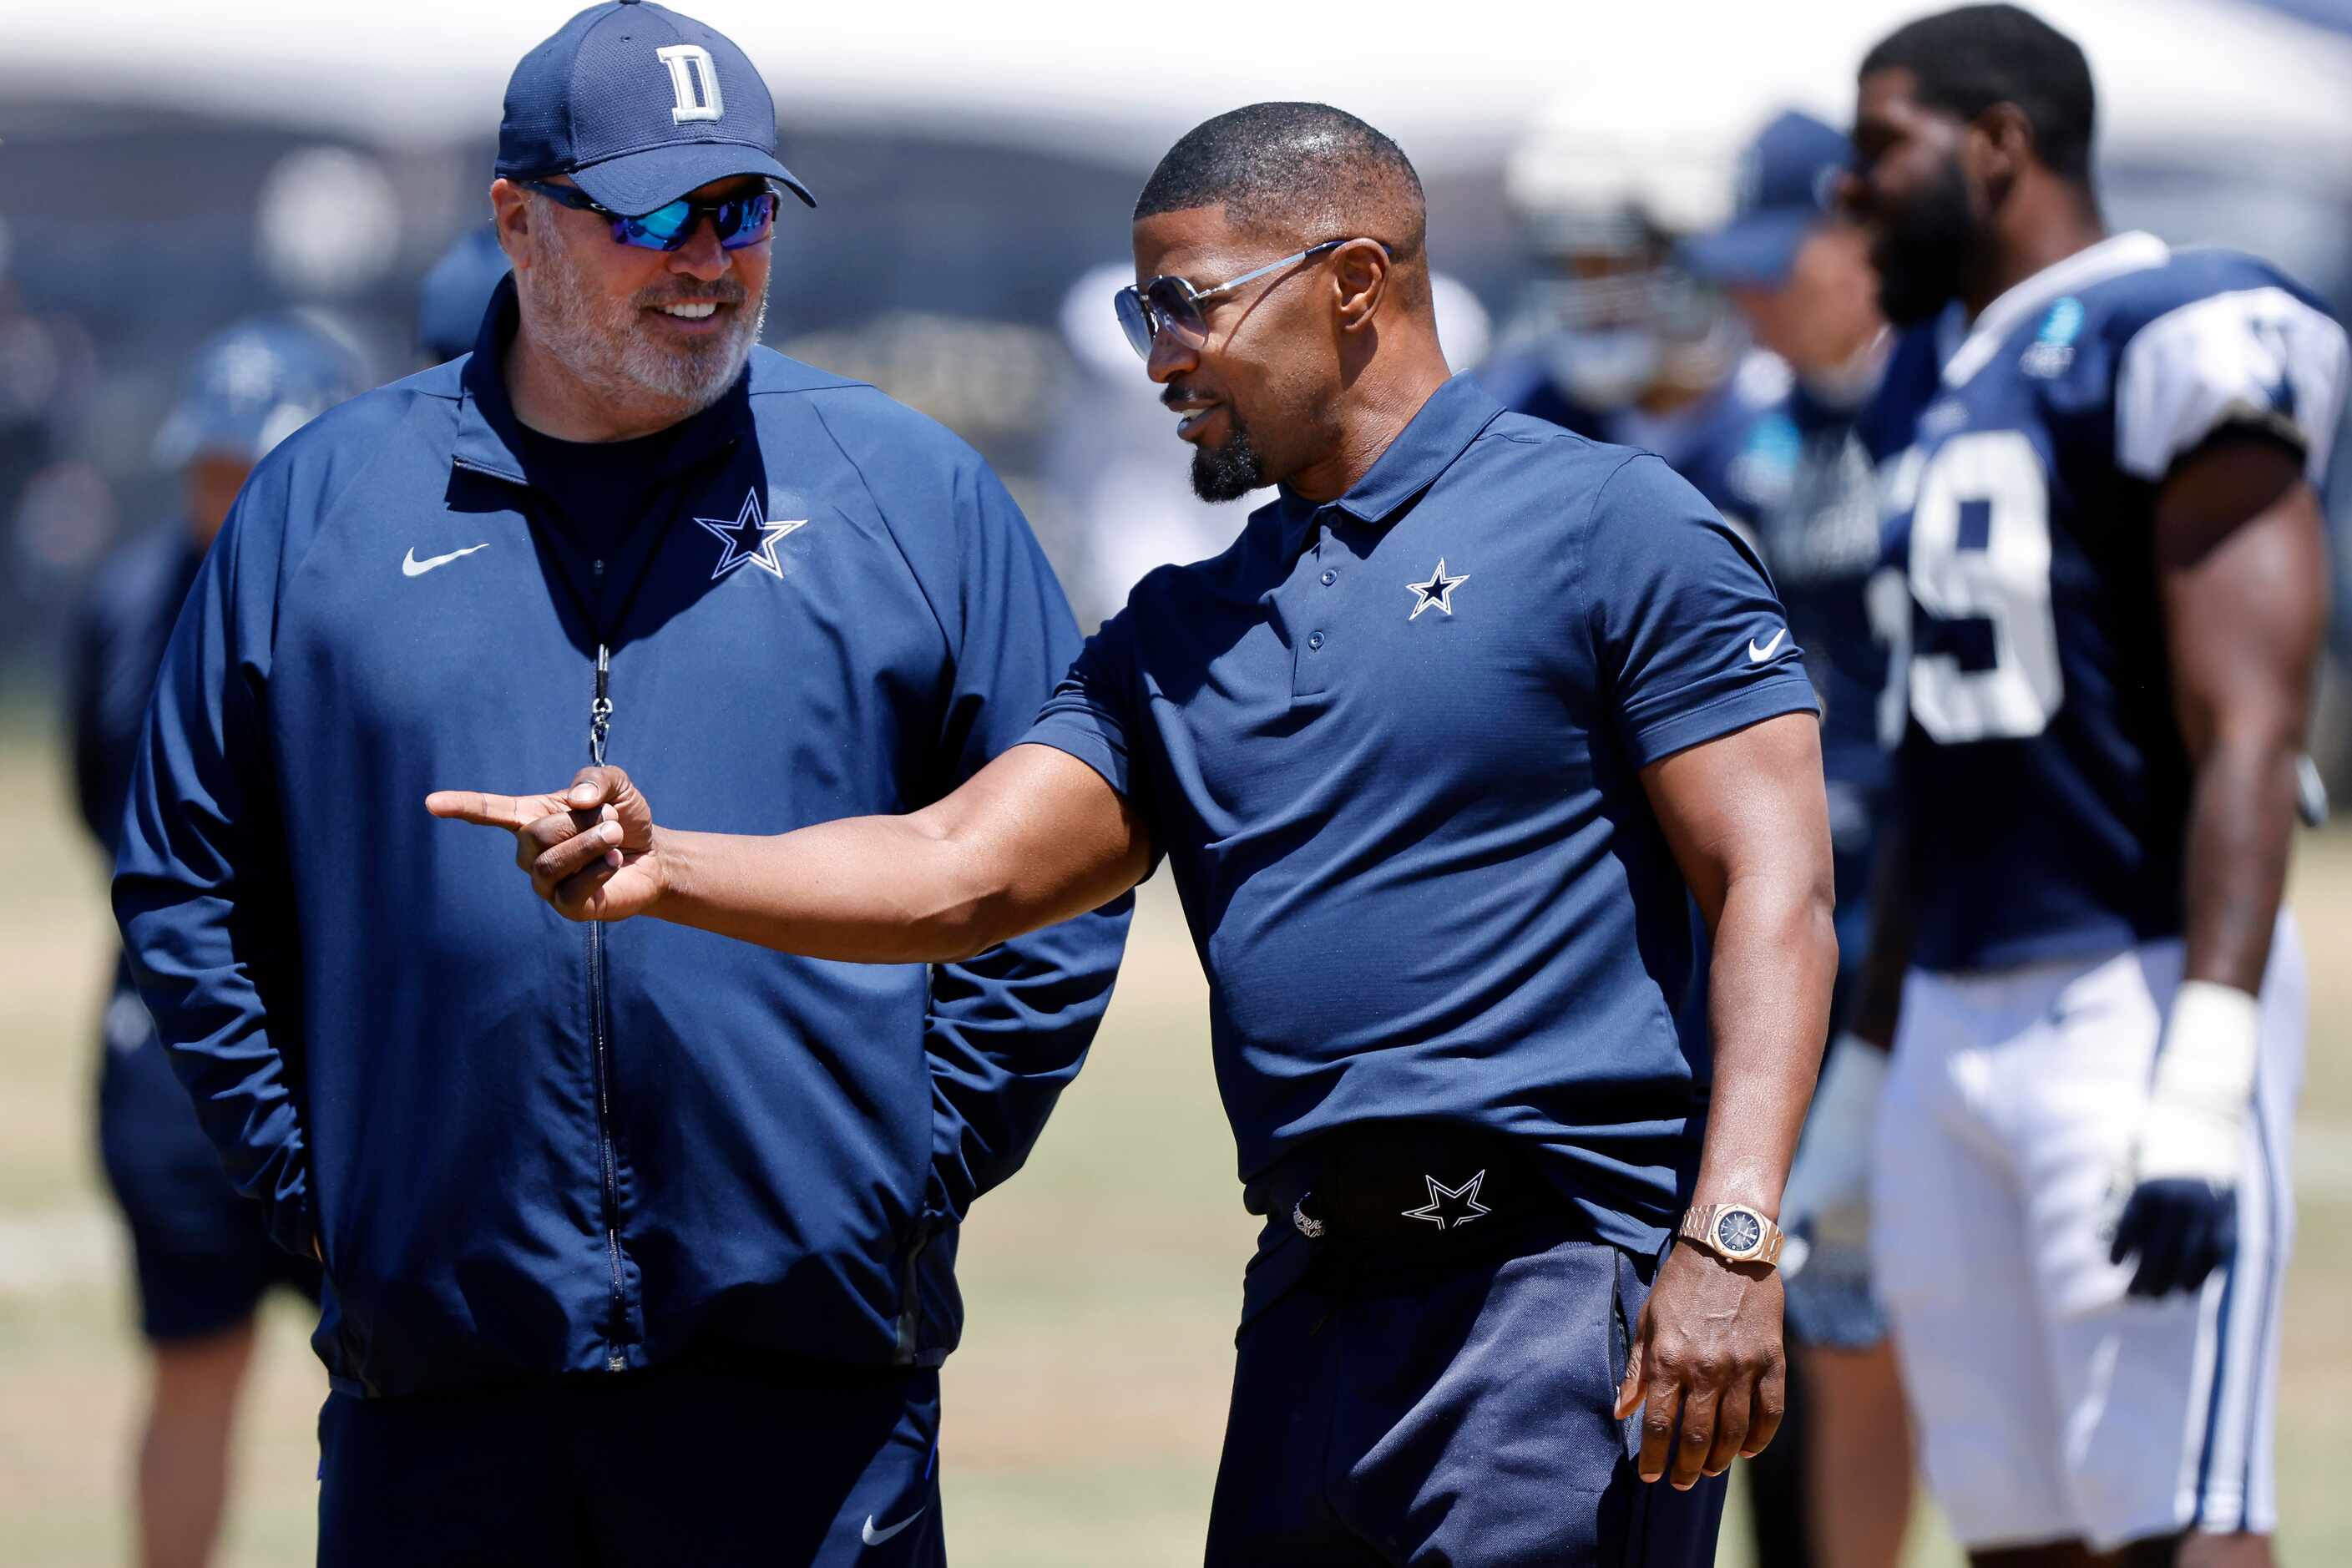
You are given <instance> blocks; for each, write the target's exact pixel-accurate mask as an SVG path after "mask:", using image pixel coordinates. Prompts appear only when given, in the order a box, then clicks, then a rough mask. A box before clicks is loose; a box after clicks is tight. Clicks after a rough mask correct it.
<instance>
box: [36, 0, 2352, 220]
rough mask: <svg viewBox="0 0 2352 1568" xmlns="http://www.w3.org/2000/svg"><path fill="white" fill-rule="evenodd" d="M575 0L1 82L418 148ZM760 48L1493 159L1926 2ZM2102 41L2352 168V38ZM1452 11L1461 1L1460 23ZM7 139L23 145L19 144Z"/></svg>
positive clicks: (189, 43)
mask: <svg viewBox="0 0 2352 1568" xmlns="http://www.w3.org/2000/svg"><path fill="white" fill-rule="evenodd" d="M573 8H574V7H573V5H572V4H571V3H570V0H552V3H548V0H495V3H491V0H400V3H398V4H390V3H385V4H367V5H357V4H349V3H337V4H330V5H320V4H318V3H317V0H240V3H239V4H237V5H166V4H163V3H162V0H80V3H79V4H77V5H71V6H45V7H37V8H34V9H31V10H29V11H26V12H25V13H24V14H22V15H20V16H16V18H15V19H14V20H13V21H12V23H11V25H10V29H9V34H10V36H9V41H8V47H7V49H6V50H5V53H0V93H5V94H6V95H7V96H8V97H10V98H12V99H14V100H18V101H19V102H20V103H21V102H34V103H39V102H45V101H60V102H78V103H89V102H92V101H97V102H100V103H106V102H119V103H142V104H148V105H153V106H159V107H172V108H186V109H199V110H207V111H211V112H215V113H225V114H229V115H234V116H237V117H242V118H251V119H260V120H267V121H276V122H278V123H284V124H290V125H298V126H303V127H308V128H311V129H315V130H318V131H320V132H341V133H343V134H347V135H352V136H357V137H360V138H363V139H366V140H370V141H378V142H392V143H408V144H415V143H431V142H446V141H449V140H453V139H456V138H457V137H461V136H473V135H480V134H484V133H486V132H488V130H490V129H491V128H492V127H494V126H495V125H496V123H497V119H498V107H499V95H500V91H501V89H503V87H504V84H505V80H506V77H507V74H508V72H509V70H510V69H511V68H512V66H513V64H514V62H515V60H517V59H518V58H520V56H521V55H522V53H523V52H524V50H525V49H527V48H528V47H530V45H531V44H533V43H535V42H536V41H538V40H539V39H540V38H541V37H544V36H546V35H547V34H548V33H550V32H551V31H553V30H554V29H555V28H556V27H557V26H560V25H561V24H562V20H563V18H564V17H565V16H568V15H570V14H571V12H572V9H573ZM681 8H682V9H686V10H688V11H690V12H691V13H692V14H693V15H695V16H698V17H699V18H701V19H702V20H705V21H707V22H709V23H710V24H712V25H713V26H718V27H719V28H720V29H721V30H723V31H725V32H726V33H727V34H728V35H729V36H730V37H733V38H734V39H735V40H736V41H737V42H738V43H740V45H741V46H742V47H744V49H745V50H746V51H747V52H748V53H749V54H750V55H751V58H753V59H755V60H757V61H758V62H759V63H760V66H761V69H762V70H763V71H765V72H766V73H767V75H768V78H769V81H770V84H771V85H772V88H773V89H774V91H775V95H776V100H777V109H778V116H779V118H780V120H781V121H782V122H783V124H784V125H785V127H786V128H787V131H789V129H790V128H791V127H792V126H793V125H794V124H796V123H797V124H815V123H824V124H830V125H842V124H856V123H874V122H884V123H904V124H912V125H919V126H923V127H926V128H929V129H950V130H954V131H956V132H960V133H962V134H966V135H970V136H972V137H974V138H975V139H981V140H988V141H993V142H999V143H1017V144H1029V145H1053V146H1061V147H1065V148H1066V149H1069V150H1072V151H1077V152H1080V153H1086V154H1087V155H1092V156H1098V157H1102V158H1105V159H1108V160H1113V161H1117V162H1120V163H1136V164H1142V163H1149V162H1150V160H1151V159H1152V158H1153V157H1155V156H1156V155H1157V153H1159V152H1160V150H1161V149H1163V148H1164V147H1165V146H1166V144H1167V142H1169V141H1170V140H1171V138H1172V137H1173V136H1174V135H1176V134H1177V133H1179V132H1181V131H1182V130H1183V129H1185V128H1186V127H1188V126H1190V125H1192V124H1193V123H1195V122H1196V121H1199V120H1201V119H1202V118H1205V117H1206V116H1207V115H1209V114H1212V113H1215V112H1217V111H1218V110H1223V109H1227V108H1231V107H1234V106H1235V105H1237V104H1242V103H1246V102H1249V101H1252V100H1256V99H1265V98H1318V99H1323V100H1327V101H1330V102H1336V103H1339V104H1341V105H1343V106H1345V107H1347V108H1349V109H1350V110H1353V111H1355V112H1357V113H1360V114H1361V115H1363V116H1364V117H1365V118H1366V119H1368V120H1370V121H1372V122H1373V123H1375V124H1378V125H1380V126H1381V127H1382V128H1383V129H1384V130H1387V131H1389V132H1391V134H1393V135H1395V136H1396V137H1397V138H1398V140H1399V141H1401V142H1402V143H1403V144H1404V145H1405V146H1406V148H1407V149H1408V150H1409V151H1411V152H1412V153H1413V155H1414V156H1415V158H1416V159H1417V160H1419V161H1420V162H1422V163H1423V164H1424V165H1426V166H1430V167H1434V168H1444V167H1446V166H1449V165H1458V164H1459V163H1463V162H1465V161H1479V162H1491V161H1493V160H1496V159H1497V158H1499V157H1500V156H1501V154H1502V153H1503V152H1504V151H1505V149H1506V148H1507V146H1508V145H1509V143H1510V142H1512V140H1513V139H1514V138H1515V137H1516V135H1517V132H1519V131H1520V130H1521V129H1522V128H1523V127H1524V126H1525V125H1526V124H1527V123H1528V121H1530V120H1531V119H1532V118H1533V117H1534V116H1535V114H1536V113H1537V111H1538V110H1539V109H1541V108H1542V107H1543V106H1544V105H1546V104H1547V103H1549V102H1552V101H1554V100H1558V99H1559V98H1560V97H1561V96H1562V95H1563V94H1568V95H1574V96H1576V97H1578V98H1582V99H1588V100H1590V101H1589V102H1588V103H1587V105H1586V107H1587V109H1588V110H1593V111H1595V113H1594V117H1595V118H1596V119H1603V120H1613V121H1616V122H1620V123H1622V124H1625V125H1627V126H1630V127H1633V128H1637V129H1638V130H1639V131H1641V132H1643V133H1646V134H1651V135H1672V134H1674V133H1675V131H1676V129H1677V128H1678V127H1682V126H1685V125H1690V124H1698V125H1702V126H1704V125H1708V124H1712V123H1719V122H1737V123H1738V124H1740V125H1742V126H1748V125H1753V124H1755V123H1758V122H1759V121H1761V120H1762V119H1763V117H1764V116H1765V115H1766V113H1767V112H1769V110H1772V109H1774V108H1777V107H1780V106H1781V105H1783V104H1787V103H1790V102H1794V103H1798V104H1801V105H1808V106H1811V107H1812V108H1814V109H1815V110H1817V111H1819V112H1822V113H1823V114H1824V115H1825V116H1826V117H1829V118H1832V119H1833V120H1842V119H1843V115H1844V114H1845V112H1846V105H1847V102H1848V99H1849V95H1850V92H1851V82H1852V78H1853V67H1854V64H1855V62H1856V61H1857V60H1858V59H1859V58H1861V55H1862V53H1863V52H1864V49H1865V48H1866V47H1868V46H1869V44H1870V43H1871V42H1872V41H1874V39H1875V38H1877V37H1880V36H1882V35H1883V34H1884V33H1885V32H1886V31H1887V30H1888V29H1889V28H1890V27H1892V26H1895V24H1897V23H1899V22H1901V21H1903V20H1904V19H1906V17H1908V16H1915V15H1918V14H1919V13H1920V12H1922V11H1923V10H1926V9H1928V8H1930V7H1929V6H1928V5H1920V4H1913V3H1907V0H1896V3H1895V4H1891V5H1889V4H1884V3H1879V4H1873V3H1869V0H1797V3H1796V4H1795V5H1783V6H1759V5H1753V4H1745V5H1730V4H1719V3H1716V0H1652V3H1649V4H1632V3H1626V0H1609V3H1606V4H1601V3H1595V0H1488V3H1487V4H1486V5H1479V6H1477V7H1475V8H1473V9H1472V10H1469V11H1466V12H1465V11H1460V10H1455V11H1454V12H1452V13H1451V16H1449V13H1448V10H1447V9H1446V8H1444V7H1440V6H1433V5H1425V4H1423V5H1409V6H1408V5H1387V4H1380V5H1374V6H1373V7H1371V8H1370V9H1369V10H1367V9H1366V8H1362V7H1359V8H1358V10H1356V11H1354V12H1351V13H1349V15H1348V16H1347V17H1346V18H1345V19H1344V21H1342V20H1341V19H1340V18H1338V17H1336V16H1335V15H1334V14H1333V13H1332V12H1330V11H1329V10H1328V8H1325V7H1321V6H1307V5H1297V4H1295V3H1294V4H1282V3H1280V0H1274V3H1269V4H1261V5H1255V6H1252V5H1242V6H1224V7H1210V8H1209V9H1208V11H1207V13H1205V15H1206V16H1208V17H1209V18H1210V19H1209V20H1207V21H1205V22H1203V24H1202V26H1199V27H1198V28H1197V29H1195V28H1191V27H1188V26H1187V24H1186V18H1187V17H1188V16H1196V15H1203V13H1201V12H1199V11H1198V10H1197V9H1196V10H1194V11H1191V12H1188V11H1186V10H1183V9H1181V8H1180V9H1179V10H1177V11H1174V12H1171V13H1169V14H1168V15H1167V16H1164V17H1160V18H1159V19H1158V20H1156V21H1155V20H1154V19H1152V18H1151V17H1150V16H1148V15H1146V14H1141V13H1137V12H1135V11H1133V10H1132V9H1121V8H1118V7H1114V6H1103V5H1076V4H1070V3H1066V0H1034V3H1026V4H1024V3H1022V0H1003V3H1001V4H997V5H971V4H970V3H969V0H900V3H899V4H897V5H887V6H877V7H875V8H873V9H871V10H868V9H866V7H863V6H839V5H828V6H803V5H790V4H782V3H778V0H687V3H686V5H684V6H682V7H681ZM2041 9H2042V11H2043V12H2044V13H2045V14H2046V15H2047V16H2050V18H2051V19H2052V20H2053V21H2054V22H2056V23H2057V24H2058V25H2060V26H2063V27H2066V28H2067V29H2069V30H2070V31H2072V32H2073V33H2074V35H2075V36H2076V37H2079V38H2080V39H2081V40H2082V41H2083V43H2084V47H2086V48H2087V49H2088V51H2089V53H2090V56H2091V59H2092V64H2093V67H2094V68H2095V71H2096V73H2097V76H2098V79H2099V82H2100V85H2101V89H2102V91H2103V93H2104V95H2105V123H2106V145H2107V147H2108V148H2109V150H2110V151H2111V152H2112V151H2114V150H2116V149H2118V148H2128V149H2130V150H2132V151H2134V152H2139V151H2143V150H2145V151H2148V152H2151V153H2156V154H2157V155H2159V156H2163V157H2166V158H2168V159H2173V160H2178V161H2181V162H2188V163H2221V162H2225V161H2226V160H2228V159H2230V158H2231V157H2234V156H2238V155H2240V154H2242V153H2245V152H2246V151H2248V150H2252V149H2260V150H2262V151H2263V152H2264V153H2267V155H2268V158H2269V159H2271V160H2273V161H2276V160H2291V161H2293V162H2294V163H2296V164H2299V165H2301V166H2302V168H2303V169H2304V170H2305V171H2307V175H2306V177H2307V178H2309V179H2311V180H2313V181H2315V182H2332V181H2345V180H2352V39H2347V38H2345V37H2341V36H2338V35H2333V34H2330V33H2327V32H2326V31H2323V30H2321V29H2318V28H2315V27H2312V26H2305V25H2304V24H2301V23H2298V22H2295V21H2293V20H2291V19H2288V18H2285V17H2282V16H2278V15H2276V14H2275V13H2272V12H2267V11H2261V10H2256V9H2254V8H2252V7H2251V6H2245V5H2237V4H2232V3H2231V0H2041ZM1452 16H1459V17H1460V18H1461V21H1460V23H1459V24H1458V25H1457V24H1455V23H1454V21H1453V20H1452ZM0 157H5V153H0Z"/></svg>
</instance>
